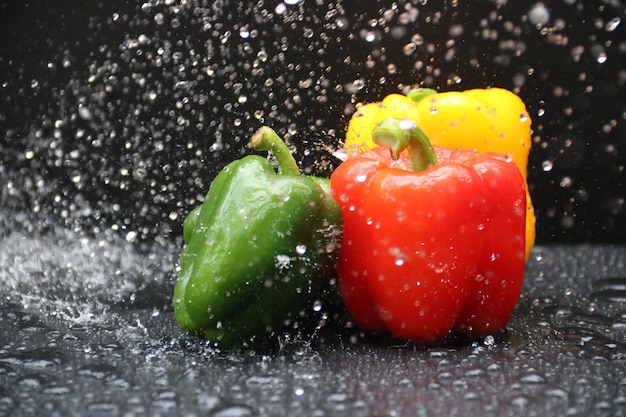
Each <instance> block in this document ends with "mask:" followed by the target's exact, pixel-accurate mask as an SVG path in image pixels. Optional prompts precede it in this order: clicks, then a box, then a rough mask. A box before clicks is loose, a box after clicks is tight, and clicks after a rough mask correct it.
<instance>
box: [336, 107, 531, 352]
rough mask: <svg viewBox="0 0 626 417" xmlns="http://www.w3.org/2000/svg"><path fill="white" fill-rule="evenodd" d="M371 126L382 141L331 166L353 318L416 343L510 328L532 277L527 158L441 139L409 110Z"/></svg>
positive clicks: (341, 274) (341, 273) (343, 282)
mask: <svg viewBox="0 0 626 417" xmlns="http://www.w3.org/2000/svg"><path fill="white" fill-rule="evenodd" d="M372 135H373V137H374V138H375V140H377V141H378V143H379V144H382V145H384V146H378V147H376V148H374V149H373V150H371V151H368V152H364V153H361V154H354V155H350V156H348V158H347V159H346V161H345V162H343V163H342V164H341V165H339V166H338V167H337V169H336V170H335V171H334V172H333V174H332V175H331V189H332V191H333V194H334V196H335V198H336V199H337V201H339V204H340V206H341V209H342V211H343V215H344V228H343V236H342V241H341V249H340V255H339V260H338V266H337V274H338V279H339V289H340V293H341V296H342V298H343V301H344V303H345V305H346V307H347V309H348V311H349V313H350V315H351V317H352V318H353V320H354V321H355V323H356V324H357V325H359V326H360V327H362V328H364V329H366V330H372V331H389V332H390V333H391V334H392V335H393V336H395V337H398V338H402V339H408V340H412V341H416V342H434V341H438V340H440V339H443V338H445V337H446V336H447V335H448V334H449V332H451V331H455V332H459V333H464V334H469V335H485V334H489V333H493V332H496V331H498V330H500V329H503V328H504V327H505V326H506V324H507V322H508V320H509V318H510V316H511V313H512V311H513V309H514V307H515V305H516V304H517V301H518V298H519V295H520V291H521V287H522V281H523V277H524V265H525V258H524V247H525V246H524V244H525V242H524V230H525V214H526V210H525V205H526V201H525V191H524V189H525V188H524V180H523V177H522V175H521V173H520V172H519V169H518V168H517V166H516V165H515V164H514V163H512V162H510V161H507V160H506V158H504V157H503V156H501V155H497V154H490V153H477V152H474V151H467V150H460V149H451V148H439V147H437V148H432V147H430V144H429V142H428V138H427V137H426V136H425V135H424V134H423V131H421V130H420V129H419V128H418V127H417V126H415V124H414V123H413V122H411V121H407V120H404V121H400V120H397V119H387V120H385V121H383V122H382V123H381V124H380V125H379V126H378V127H377V128H375V129H374V130H373V132H372ZM389 148H391V152H390V149H389ZM405 148H407V151H403V149H405ZM433 149H434V150H433Z"/></svg>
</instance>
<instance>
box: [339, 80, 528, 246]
mask: <svg viewBox="0 0 626 417" xmlns="http://www.w3.org/2000/svg"><path fill="white" fill-rule="evenodd" d="M387 117H395V118H399V119H409V120H413V121H414V122H415V123H417V125H418V126H419V127H421V128H422V129H423V130H424V132H425V133H426V135H427V136H428V138H429V139H430V141H431V143H432V144H433V145H435V146H442V147H446V148H457V149H470V150H474V151H477V152H494V153H498V154H501V155H506V156H507V157H508V158H511V159H512V160H513V161H514V162H515V163H516V164H517V166H518V167H519V169H520V172H521V173H522V176H523V177H524V181H527V177H526V176H527V165H528V154H529V152H530V148H531V145H532V144H531V119H530V117H529V115H528V111H527V110H526V106H525V105H524V102H523V101H522V100H521V99H520V98H519V97H518V96H517V95H516V94H514V93H512V92H510V91H508V90H505V89H502V88H488V89H473V90H466V91H462V92H459V91H449V92H443V93H436V92H435V91H434V90H431V89H413V90H410V91H409V92H408V93H407V95H406V96H405V95H402V94H390V95H388V96H387V97H385V98H384V99H383V100H382V102H378V103H369V104H366V105H364V106H362V107H360V108H359V109H358V110H357V111H356V112H355V113H354V115H353V116H352V118H351V119H350V122H349V124H348V129H347V132H346V141H345V144H344V147H345V149H346V151H347V152H348V153H349V154H350V153H357V152H364V151H367V150H370V149H372V148H374V147H375V146H376V144H375V143H374V142H373V140H372V137H371V131H372V129H373V128H374V127H375V126H376V125H377V124H378V123H380V122H381V121H383V120H384V119H386V118H387ZM526 203H527V213H526V257H527V258H528V256H529V255H530V250H531V249H532V246H533V244H534V242H535V221H536V218H535V210H534V207H533V204H532V200H531V198H530V193H529V191H528V185H526Z"/></svg>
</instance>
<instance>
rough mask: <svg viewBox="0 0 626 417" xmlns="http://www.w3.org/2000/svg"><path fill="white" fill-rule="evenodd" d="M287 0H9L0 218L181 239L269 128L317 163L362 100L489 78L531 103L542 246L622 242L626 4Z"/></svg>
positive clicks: (483, 82) (2, 74)
mask: <svg viewBox="0 0 626 417" xmlns="http://www.w3.org/2000/svg"><path fill="white" fill-rule="evenodd" d="M278 3H279V2H264V1H259V2H231V1H213V0H211V1H199V0H198V1H195V0H190V1H186V2H178V1H176V2H175V1H171V0H162V1H146V2H124V1H106V2H104V1H101V2H96V1H87V2H84V1H69V0H58V1H55V2H43V1H42V2H33V1H10V2H4V3H2V4H1V5H0V98H1V101H0V106H1V109H0V187H1V192H0V208H1V209H2V211H1V213H2V221H3V222H5V223H11V222H20V221H21V222H24V223H29V222H31V226H32V222H36V223H38V224H40V225H41V223H45V224H49V225H54V224H61V225H66V226H70V227H72V228H74V229H76V230H83V231H87V232H91V231H96V232H98V231H102V230H105V231H111V232H114V233H117V232H120V233H125V234H126V236H127V239H128V240H130V241H134V240H139V241H141V240H151V239H154V238H155V237H163V238H166V239H170V238H179V237H180V226H181V222H182V220H183V219H184V217H185V216H186V214H187V213H188V211H189V210H190V209H191V208H192V207H193V206H194V205H196V204H197V203H198V201H199V200H200V199H201V198H202V196H203V195H204V194H205V193H206V191H207V190H208V186H209V184H210V181H211V180H212V178H213V177H214V176H215V175H216V174H217V172H218V171H219V170H220V169H221V168H222V167H223V166H224V165H225V164H226V163H228V162H229V161H231V160H233V159H235V158H238V157H241V156H242V155H243V154H246V153H248V152H249V151H248V150H247V149H246V147H245V144H246V142H247V138H248V136H249V135H250V134H251V133H252V132H253V131H254V130H256V129H257V128H258V127H259V126H260V125H261V124H268V125H270V126H272V127H274V128H275V129H276V130H277V131H279V133H280V134H282V135H284V136H285V137H286V138H287V139H288V141H289V143H290V145H291V146H292V148H293V149H294V151H295V155H296V158H297V159H298V160H299V162H300V163H301V164H302V167H303V169H305V170H306V172H310V173H314V174H317V175H328V174H329V173H330V172H331V170H332V168H333V167H334V166H336V164H337V163H338V160H336V159H335V158H334V157H332V156H331V153H332V151H333V150H334V149H335V148H337V147H339V146H341V143H342V138H343V135H344V129H345V126H346V123H347V121H348V119H349V117H350V115H351V113H352V111H353V109H354V105H355V104H356V103H358V102H369V101H376V100H380V99H381V98H382V97H384V96H385V95H386V94H389V93H391V92H397V91H398V90H399V88H401V87H403V86H412V85H423V86H427V87H435V88H438V89H441V90H442V91H445V90H454V89H460V90H463V89H468V88H474V87H487V86H500V87H504V88H508V89H511V90H513V91H515V92H516V93H518V94H519V95H520V96H521V97H522V99H523V100H524V101H525V103H526V104H527V106H528V109H529V112H530V114H531V116H532V118H533V129H534V137H533V149H532V151H531V157H530V164H529V168H528V169H529V181H530V183H531V194H532V196H533V199H534V202H535V207H536V210H537V218H538V223H537V242H538V243H540V244H548V243H581V242H593V243H611V242H612V243H625V242H626V233H624V231H625V227H626V214H625V211H624V198H625V197H626V173H625V172H624V165H625V163H626V157H625V156H624V155H625V148H626V128H625V120H624V119H625V114H626V105H625V101H624V97H625V95H626V90H625V87H624V83H625V81H626V69H625V68H626V67H625V65H624V64H625V63H626V62H625V61H626V58H625V57H626V38H625V36H624V34H625V30H624V26H625V25H626V22H625V20H626V15H625V11H624V4H623V2H619V1H609V0H605V1H576V0H569V1H561V0H560V1H553V2H550V1H546V2H544V3H543V5H544V6H545V8H546V10H547V11H548V12H549V19H547V20H546V21H545V22H543V23H542V24H541V22H539V23H540V24H537V21H536V20H534V18H533V17H532V16H533V15H532V14H531V17H530V18H529V11H530V10H531V8H532V7H534V6H536V5H537V3H536V2H532V1H528V2H527V1H487V0H481V1H472V2H456V1H442V2H440V1H437V2H436V1H432V0H431V1H419V2H417V1H416V2H415V4H412V3H410V2H403V1H398V2H382V1H360V2H356V1H355V2H352V1H337V2H316V1H312V0H306V1H304V2H300V3H299V4H296V5H289V4H284V5H283V6H284V12H282V13H279V11H280V10H279V9H276V5H277V4H278ZM422 3H424V4H422ZM409 44H410V45H412V46H407V45H409Z"/></svg>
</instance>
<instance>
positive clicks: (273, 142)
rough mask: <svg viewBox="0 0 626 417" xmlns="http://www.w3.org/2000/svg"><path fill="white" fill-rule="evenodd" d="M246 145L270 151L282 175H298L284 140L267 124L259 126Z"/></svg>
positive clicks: (296, 166)
mask: <svg viewBox="0 0 626 417" xmlns="http://www.w3.org/2000/svg"><path fill="white" fill-rule="evenodd" d="M248 146H249V147H251V148H253V149H254V150H257V151H270V152H271V153H272V154H273V155H274V157H275V158H276V161H277V162H278V168H279V170H280V172H281V173H282V174H284V175H300V169H299V168H298V164H297V163H296V160H295V159H294V157H293V155H292V154H291V151H289V148H288V147H287V144H286V143H285V141H283V140H282V139H281V138H280V136H278V135H277V134H276V132H274V130H273V129H272V128H270V127H268V126H261V128H259V130H257V131H256V132H255V133H254V135H252V137H251V138H250V142H248Z"/></svg>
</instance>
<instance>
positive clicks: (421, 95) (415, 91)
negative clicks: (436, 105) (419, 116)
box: [406, 88, 437, 104]
mask: <svg viewBox="0 0 626 417" xmlns="http://www.w3.org/2000/svg"><path fill="white" fill-rule="evenodd" d="M433 94H437V91H435V90H433V89H432V88H412V89H411V90H409V92H408V93H406V96H407V97H408V98H410V99H411V100H413V102H414V103H416V104H417V103H419V102H420V101H422V100H424V99H425V98H426V97H428V96H432V95H433Z"/></svg>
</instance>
